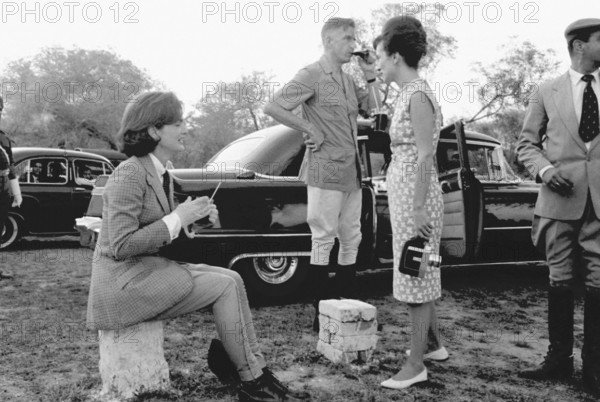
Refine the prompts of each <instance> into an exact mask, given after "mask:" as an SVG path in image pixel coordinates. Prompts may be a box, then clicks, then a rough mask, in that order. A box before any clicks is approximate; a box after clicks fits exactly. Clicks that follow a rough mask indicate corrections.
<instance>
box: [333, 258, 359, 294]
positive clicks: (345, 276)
mask: <svg viewBox="0 0 600 402" xmlns="http://www.w3.org/2000/svg"><path fill="white" fill-rule="evenodd" d="M333 288H334V294H335V296H336V297H338V298H339V297H343V298H344V299H353V298H355V297H356V264H352V265H337V266H336V269H335V278H334V286H333Z"/></svg>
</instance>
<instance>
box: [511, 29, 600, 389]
mask: <svg viewBox="0 0 600 402" xmlns="http://www.w3.org/2000/svg"><path fill="white" fill-rule="evenodd" d="M565 37H566V39H567V43H568V49H569V55H570V58H571V68H570V69H569V71H567V72H566V73H565V74H563V75H561V76H560V77H558V78H555V79H553V80H550V81H548V82H545V83H543V84H542V85H541V86H540V88H539V91H538V92H537V93H536V94H535V96H534V97H533V98H532V99H531V100H530V101H529V108H528V110H527V114H526V116H525V121H524V123H523V130H522V131H521V136H520V138H519V142H518V145H517V152H518V155H519V159H520V160H521V162H523V164H524V165H525V166H526V167H527V168H528V170H529V171H530V172H531V174H532V175H533V176H535V177H536V179H537V180H538V181H540V182H541V183H542V186H541V188H540V192H539V195H538V199H537V203H536V205H535V216H534V220H533V227H532V239H533V242H534V243H535V245H536V246H537V247H538V248H540V250H542V251H543V252H545V254H546V260H547V263H548V267H549V272H550V287H549V290H548V332H549V335H550V336H549V338H550V346H549V347H548V353H547V355H546V358H545V360H544V362H543V363H542V364H541V365H540V366H539V367H538V368H537V369H535V370H530V371H525V372H522V373H521V375H522V376H523V377H526V378H530V379H534V380H544V379H568V378H571V377H572V374H573V314H574V296H573V287H574V285H575V284H576V283H577V282H578V281H583V282H584V285H585V307H584V346H583V351H582V354H581V355H582V359H583V379H584V384H585V385H586V387H587V388H588V390H589V391H591V392H592V393H595V394H597V395H600V219H599V217H598V216H599V215H600V135H598V134H599V132H600V123H599V118H598V116H599V114H600V108H599V106H598V104H599V102H598V97H600V77H599V73H598V68H599V67H600V19H597V18H587V19H582V20H578V21H575V22H573V23H572V24H570V25H569V26H568V27H567V29H566V30H565Z"/></svg>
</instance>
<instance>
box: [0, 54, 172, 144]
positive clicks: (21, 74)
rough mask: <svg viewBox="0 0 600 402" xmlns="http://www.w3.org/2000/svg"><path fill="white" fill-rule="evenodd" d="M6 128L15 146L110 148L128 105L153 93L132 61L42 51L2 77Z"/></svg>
mask: <svg viewBox="0 0 600 402" xmlns="http://www.w3.org/2000/svg"><path fill="white" fill-rule="evenodd" d="M2 82H3V89H4V95H5V101H6V103H7V113H6V116H7V118H6V120H7V129H8V131H9V132H10V133H11V134H12V136H13V138H16V141H17V143H18V144H19V145H42V146H65V147H67V148H74V147H99V148H105V147H110V148H112V149H115V148H116V146H115V142H114V139H113V135H114V134H115V133H116V132H117V130H118V127H119V120H120V118H121V116H122V114H123V111H124V109H125V106H126V104H127V102H129V101H131V99H132V97H133V96H135V95H136V94H137V93H139V92H142V91H147V90H151V89H156V88H159V87H160V84H158V83H157V82H155V81H153V80H152V79H151V78H150V77H149V76H148V75H147V74H146V73H145V72H144V71H142V70H141V69H139V68H138V67H136V66H135V65H134V64H133V63H132V62H131V61H129V60H125V59H122V58H120V57H119V56H118V55H116V54H115V53H113V52H111V51H106V50H84V49H79V48H74V49H64V48H61V47H53V48H46V49H43V50H42V51H41V52H40V53H39V54H37V55H35V56H33V57H31V58H25V59H19V60H16V61H13V62H11V63H9V64H8V66H7V68H6V70H5V71H4V74H3V79H2Z"/></svg>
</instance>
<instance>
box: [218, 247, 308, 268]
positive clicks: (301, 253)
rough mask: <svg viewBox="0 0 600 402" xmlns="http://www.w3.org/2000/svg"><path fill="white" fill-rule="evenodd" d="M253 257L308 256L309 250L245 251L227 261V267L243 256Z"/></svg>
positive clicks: (230, 266)
mask: <svg viewBox="0 0 600 402" xmlns="http://www.w3.org/2000/svg"><path fill="white" fill-rule="evenodd" d="M255 257H310V251H280V252H277V251H274V252H270V253H246V254H240V255H236V256H235V257H233V258H232V259H231V261H229V264H227V267H228V268H229V269H231V268H232V267H233V266H234V265H235V263H236V262H238V261H240V260H243V259H245V258H255Z"/></svg>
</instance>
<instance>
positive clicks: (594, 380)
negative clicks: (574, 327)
mask: <svg viewBox="0 0 600 402" xmlns="http://www.w3.org/2000/svg"><path fill="white" fill-rule="evenodd" d="M581 358H582V360H583V384H584V386H585V388H586V389H587V390H588V391H589V392H590V393H592V394H594V395H596V396H598V397H600V289H598V288H589V287H588V288H586V292H585V306H584V308H583V350H582V352H581Z"/></svg>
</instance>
